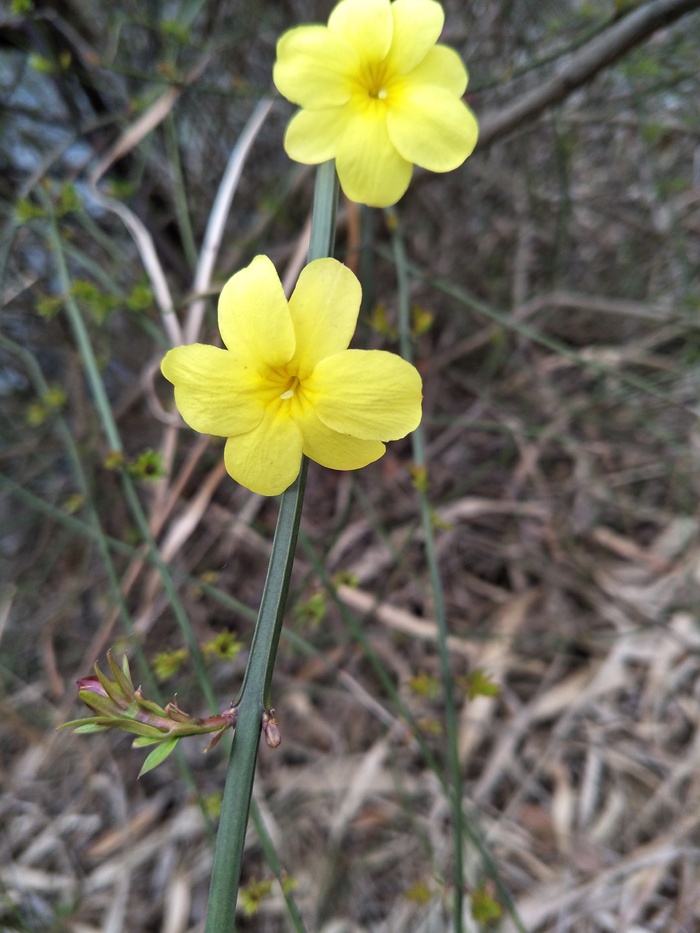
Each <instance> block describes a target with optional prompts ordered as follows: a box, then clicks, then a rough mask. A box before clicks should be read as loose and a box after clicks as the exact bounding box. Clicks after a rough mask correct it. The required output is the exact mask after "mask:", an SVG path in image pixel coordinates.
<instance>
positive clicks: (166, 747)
mask: <svg viewBox="0 0 700 933" xmlns="http://www.w3.org/2000/svg"><path fill="white" fill-rule="evenodd" d="M177 743H178V740H177V739H166V740H165V742H161V743H160V745H157V746H156V747H155V748H154V749H153V751H152V752H151V754H150V755H149V756H148V758H147V759H146V760H145V761H144V763H143V766H142V768H141V770H140V771H139V777H141V775H142V774H147V773H148V772H149V771H152V770H153V769H154V768H157V767H158V765H160V764H162V763H163V762H164V761H165V759H166V758H167V757H168V755H169V754H170V753H171V752H172V751H173V749H174V748H175V746H176V745H177Z"/></svg>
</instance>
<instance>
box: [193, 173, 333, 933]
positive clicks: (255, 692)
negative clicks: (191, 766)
mask: <svg viewBox="0 0 700 933" xmlns="http://www.w3.org/2000/svg"><path fill="white" fill-rule="evenodd" d="M337 200H338V188H337V182H336V177H335V166H334V165H333V163H332V162H330V163H324V164H323V165H321V166H320V167H319V169H318V173H317V176H316V190H315V194H314V208H313V218H312V225H311V239H310V244H309V261H311V260H313V259H319V258H322V257H324V256H330V255H332V252H333V243H334V239H335V212H336V205H337ZM307 469H308V461H307V460H306V458H305V457H304V458H302V465H301V470H300V473H299V476H298V477H297V479H296V480H295V481H294V483H293V484H292V485H291V486H290V487H289V489H287V490H286V492H284V493H283V495H282V499H281V502H280V511H279V516H278V519H277V528H276V530H275V537H274V540H273V542H272V554H271V557H270V564H269V567H268V571H267V577H266V579H265V588H264V590H263V596H262V601H261V604H260V612H259V614H258V621H257V624H256V626H255V632H254V634H253V641H252V644H251V647H250V655H249V658H248V664H247V667H246V672H245V675H244V678H243V686H242V687H241V692H240V694H239V698H238V703H237V705H238V720H237V723H236V731H235V734H234V737H233V744H232V746H231V756H230V758H229V764H228V770H227V774H226V786H225V789H224V799H223V801H222V805H221V819H220V822H219V831H218V835H217V840H216V850H215V852H214V865H213V868H212V877H211V887H210V892H209V907H208V910H207V920H206V927H205V933H229V931H230V930H233V929H234V928H235V918H236V901H237V898H238V885H239V882H240V877H241V869H242V866H243V849H244V846H245V836H246V829H247V825H248V814H249V812H250V805H251V797H252V793H253V780H254V777H255V764H256V761H257V755H258V747H259V744H260V731H261V728H262V717H263V713H265V712H266V711H269V708H270V683H271V681H272V673H273V670H274V666H275V658H276V656H277V646H278V644H279V639H280V634H281V632H282V622H283V619H284V609H285V605H286V601H287V591H288V589H289V580H290V577H291V572H292V565H293V562H294V552H295V550H296V542H297V536H298V533H299V523H300V521H301V510H302V505H303V500H304V487H305V485H306V473H307ZM291 919H292V920H293V922H294V923H295V924H297V922H298V923H301V918H300V917H299V916H298V915H294V914H291ZM297 929H303V925H302V926H297Z"/></svg>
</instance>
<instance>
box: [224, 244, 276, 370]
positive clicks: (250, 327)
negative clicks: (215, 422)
mask: <svg viewBox="0 0 700 933" xmlns="http://www.w3.org/2000/svg"><path fill="white" fill-rule="evenodd" d="M219 330H220V331H221V337H222V339H223V341H224V343H225V344H226V346H227V347H228V348H229V350H233V351H235V353H236V355H237V356H239V357H241V359H245V360H246V361H247V363H248V365H249V366H250V367H252V368H257V369H258V371H260V372H263V371H264V369H265V367H266V366H283V365H284V364H285V363H287V362H288V361H289V360H290V359H291V357H292V356H293V354H294V349H295V344H294V328H293V327H292V319H291V317H290V316H289V307H288V305H287V299H286V298H285V296H284V291H283V290H282V284H281V282H280V280H279V276H278V275H277V272H276V271H275V267H274V266H273V265H272V262H271V261H270V260H269V259H268V258H267V256H256V257H255V259H254V260H253V261H252V262H251V263H250V265H249V266H246V268H245V269H241V271H240V272H237V273H236V274H235V275H234V276H233V277H232V278H230V279H229V280H228V282H227V283H226V284H225V285H224V288H223V291H222V292H221V295H220V297H219Z"/></svg>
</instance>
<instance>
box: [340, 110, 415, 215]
mask: <svg viewBox="0 0 700 933" xmlns="http://www.w3.org/2000/svg"><path fill="white" fill-rule="evenodd" d="M348 112H349V119H348V124H347V126H346V129H345V133H344V134H343V137H342V139H341V140H340V143H339V145H338V148H337V151H336V157H335V167H336V171H337V172H338V179H339V180H340V185H341V187H342V189H343V191H344V192H345V194H346V196H347V197H348V198H350V200H351V201H358V202H359V203H360V204H369V205H370V207H389V205H390V204H396V202H397V201H398V200H399V198H400V197H402V196H403V194H404V193H405V191H406V189H407V188H408V185H409V182H410V181H411V174H412V173H413V166H412V165H411V163H410V161H407V160H406V159H405V158H403V157H402V156H400V155H399V153H398V152H397V150H396V148H395V146H394V145H393V144H392V142H391V140H390V139H389V135H388V133H387V128H386V107H385V106H384V103H383V101H372V102H371V103H370V104H369V105H368V106H367V107H366V108H364V109H363V110H362V111H355V112H352V113H351V112H350V111H349V108H348Z"/></svg>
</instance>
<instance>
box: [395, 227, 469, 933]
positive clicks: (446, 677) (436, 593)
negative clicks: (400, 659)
mask: <svg viewBox="0 0 700 933" xmlns="http://www.w3.org/2000/svg"><path fill="white" fill-rule="evenodd" d="M387 213H388V216H389V218H390V227H391V231H392V246H393V251H394V263H395V266H396V277H397V292H398V295H397V299H398V312H399V313H398V323H399V343H400V348H401V355H402V356H403V358H404V359H405V360H408V362H412V361H413V345H412V341H411V303H410V293H409V278H408V269H407V263H406V251H405V248H404V242H403V237H402V236H401V229H400V226H399V219H398V215H397V213H396V210H395V209H391V210H390V211H388V212H387ZM411 442H412V445H413V460H414V464H415V467H416V470H417V471H418V474H419V475H420V473H425V470H426V467H427V464H426V457H425V438H424V435H423V429H422V427H421V426H420V425H419V426H418V428H416V430H415V431H414V432H413V434H412V435H411ZM416 485H417V488H418V499H419V505H420V518H421V526H422V529H423V546H424V549H425V559H426V562H427V565H428V573H429V576H430V584H431V588H432V592H433V604H434V610H435V620H436V623H437V630H438V654H439V658H440V673H441V678H442V690H443V695H444V698H445V724H446V727H447V747H448V756H449V773H450V782H449V784H450V796H451V798H452V799H451V804H452V832H453V839H454V846H453V851H454V866H453V879H454V889H455V891H454V897H455V899H454V924H455V925H454V929H455V933H461V931H462V930H463V910H464V907H463V904H464V891H463V888H464V855H463V846H464V817H463V813H462V770H461V768H460V765H459V751H458V743H457V736H458V726H457V711H456V708H455V700H454V690H453V689H452V664H451V661H450V651H449V648H448V646H447V638H448V635H449V632H448V625H447V615H446V613H445V601H444V596H443V587H442V578H441V576H440V567H439V565H438V559H437V550H436V548H435V536H434V534H433V530H434V527H433V520H432V509H431V507H430V502H429V500H428V495H427V492H426V491H425V489H424V488H423V484H422V483H420V482H419V483H417V484H416Z"/></svg>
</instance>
